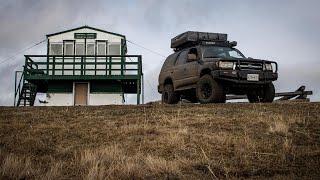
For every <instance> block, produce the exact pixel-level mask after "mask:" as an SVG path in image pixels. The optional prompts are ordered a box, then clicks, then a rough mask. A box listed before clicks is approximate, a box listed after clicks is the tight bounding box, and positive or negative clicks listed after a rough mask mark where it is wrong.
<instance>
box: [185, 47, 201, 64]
mask: <svg viewBox="0 0 320 180" xmlns="http://www.w3.org/2000/svg"><path fill="white" fill-rule="evenodd" d="M198 57H199V56H198V51H197V48H191V49H190V50H189V52H188V61H187V62H192V61H196V60H197V59H198ZM190 60H191V61H190Z"/></svg>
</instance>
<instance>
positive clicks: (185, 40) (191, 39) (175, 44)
mask: <svg viewBox="0 0 320 180" xmlns="http://www.w3.org/2000/svg"><path fill="white" fill-rule="evenodd" d="M227 38H228V35H227V34H222V33H209V32H197V31H187V32H184V33H182V34H180V35H178V36H176V37H174V38H172V39H171V48H179V47H181V46H184V45H186V44H189V43H197V42H200V41H220V42H224V41H227Z"/></svg>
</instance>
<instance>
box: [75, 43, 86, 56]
mask: <svg viewBox="0 0 320 180" xmlns="http://www.w3.org/2000/svg"><path fill="white" fill-rule="evenodd" d="M76 55H85V53H84V43H77V44H76Z"/></svg>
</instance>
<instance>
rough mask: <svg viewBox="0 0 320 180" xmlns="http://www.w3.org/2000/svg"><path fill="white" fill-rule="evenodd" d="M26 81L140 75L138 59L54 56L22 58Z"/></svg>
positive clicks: (28, 56)
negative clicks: (49, 78) (23, 59)
mask: <svg viewBox="0 0 320 180" xmlns="http://www.w3.org/2000/svg"><path fill="white" fill-rule="evenodd" d="M25 58H26V59H25V66H24V67H25V69H24V71H25V76H26V78H27V79H30V78H31V79H32V78H35V79H36V78H44V77H51V78H52V77H56V76H59V77H69V78H72V77H89V78H90V77H91V78H92V77H100V78H108V77H113V78H126V77H135V76H136V77H140V76H141V75H142V62H141V59H142V57H141V56H140V55H124V56H121V55H108V56H53V55H48V56H47V55H25Z"/></svg>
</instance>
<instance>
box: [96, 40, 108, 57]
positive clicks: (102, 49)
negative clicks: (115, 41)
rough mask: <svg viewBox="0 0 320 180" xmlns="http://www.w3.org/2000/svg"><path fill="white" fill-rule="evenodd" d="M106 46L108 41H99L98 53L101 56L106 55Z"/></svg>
mask: <svg viewBox="0 0 320 180" xmlns="http://www.w3.org/2000/svg"><path fill="white" fill-rule="evenodd" d="M106 48H107V43H106V42H98V43H97V55H99V56H105V55H106V54H107V53H106Z"/></svg>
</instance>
